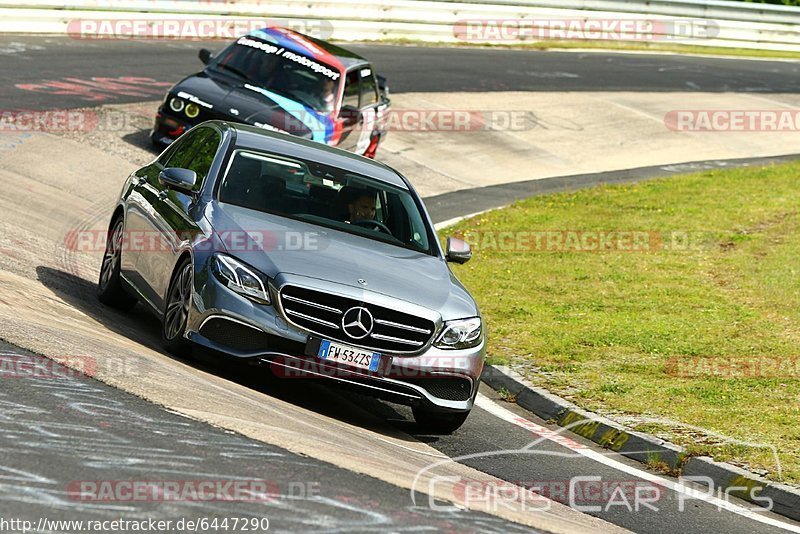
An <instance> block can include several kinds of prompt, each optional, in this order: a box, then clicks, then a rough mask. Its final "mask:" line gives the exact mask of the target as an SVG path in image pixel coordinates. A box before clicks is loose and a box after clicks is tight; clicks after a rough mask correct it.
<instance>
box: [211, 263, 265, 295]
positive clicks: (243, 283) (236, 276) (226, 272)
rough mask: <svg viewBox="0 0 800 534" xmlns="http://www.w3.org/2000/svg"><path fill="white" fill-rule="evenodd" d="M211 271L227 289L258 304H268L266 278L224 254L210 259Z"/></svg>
mask: <svg viewBox="0 0 800 534" xmlns="http://www.w3.org/2000/svg"><path fill="white" fill-rule="evenodd" d="M211 271H212V272H213V273H214V276H216V277H217V279H218V280H219V281H220V282H222V283H223V284H224V285H225V286H226V287H227V288H228V289H230V290H231V291H233V292H234V293H238V294H239V295H242V296H243V297H246V298H248V299H250V300H252V301H254V302H257V303H259V304H270V303H271V301H270V298H269V293H268V292H267V289H266V286H265V284H264V280H266V279H267V277H266V276H264V275H263V274H261V273H259V272H258V271H256V270H255V269H253V268H252V267H249V266H247V265H245V264H243V263H242V262H240V261H238V260H235V259H233V258H232V257H230V256H226V255H225V254H215V255H214V256H213V257H212V258H211Z"/></svg>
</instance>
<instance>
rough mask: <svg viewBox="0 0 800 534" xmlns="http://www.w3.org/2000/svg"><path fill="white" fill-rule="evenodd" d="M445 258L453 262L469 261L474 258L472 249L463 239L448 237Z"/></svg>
mask: <svg viewBox="0 0 800 534" xmlns="http://www.w3.org/2000/svg"><path fill="white" fill-rule="evenodd" d="M444 258H445V259H446V260H447V261H451V262H453V263H467V262H468V261H469V260H470V258H472V250H470V248H469V245H468V244H467V242H466V241H464V240H463V239H459V238H457V237H448V238H447V251H446V253H445V256H444Z"/></svg>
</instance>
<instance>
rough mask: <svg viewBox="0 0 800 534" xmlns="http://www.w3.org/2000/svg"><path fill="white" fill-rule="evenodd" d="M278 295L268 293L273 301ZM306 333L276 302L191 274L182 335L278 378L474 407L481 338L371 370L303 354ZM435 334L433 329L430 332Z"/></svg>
mask: <svg viewBox="0 0 800 534" xmlns="http://www.w3.org/2000/svg"><path fill="white" fill-rule="evenodd" d="M197 267H199V266H197ZM195 272H199V271H198V270H196V271H195ZM206 272H207V271H206ZM199 281H200V283H198V282H199ZM276 298H277V295H276V294H274V293H273V302H274V300H275V299H276ZM311 335H312V334H311V333H310V332H308V331H305V330H303V329H301V328H298V327H296V326H294V325H291V324H289V323H288V322H287V321H286V320H285V319H284V317H283V316H282V313H281V312H280V311H279V310H278V309H277V307H276V306H274V305H261V304H256V303H254V302H252V301H250V300H248V299H246V298H244V297H241V296H239V295H238V294H236V293H234V292H232V291H231V290H229V289H228V288H226V287H225V286H223V285H222V284H221V283H220V282H219V281H218V280H217V279H216V277H215V276H214V275H212V274H210V273H208V275H207V276H203V275H201V276H196V277H195V295H194V298H193V300H192V305H191V307H190V313H189V323H188V328H187V334H186V337H187V338H188V339H189V340H190V341H192V342H193V343H196V344H197V345H200V346H202V347H205V348H206V349H211V350H212V351H214V352H218V353H221V354H223V355H227V356H232V357H236V358H247V359H257V360H260V361H262V362H263V363H265V364H267V365H269V366H270V367H271V370H272V372H273V373H274V374H276V375H277V376H280V377H282V378H287V379H305V380H329V381H331V382H333V383H336V384H338V385H341V386H345V387H349V388H355V389H357V390H359V391H360V392H362V393H365V394H368V395H372V396H375V397H380V398H384V399H386V400H389V401H392V402H397V403H401V404H407V405H410V406H415V407H422V408H425V409H428V410H434V411H440V412H464V411H468V410H470V409H471V408H472V405H473V402H474V399H475V396H476V395H477V392H478V386H479V382H480V375H481V371H482V370H483V362H484V358H485V353H486V347H485V340H484V341H482V342H481V344H480V345H478V346H476V347H473V348H470V349H464V350H444V349H438V348H436V347H433V346H430V345H428V346H426V347H423V349H422V350H420V351H419V352H417V353H414V354H411V355H398V354H388V353H386V356H389V357H391V363H390V365H388V366H386V367H385V368H383V369H381V370H380V371H379V372H374V373H373V372H370V371H365V370H361V369H357V368H352V367H348V366H344V365H338V364H335V363H330V362H327V361H324V360H320V359H318V358H316V357H315V356H313V355H309V354H307V350H306V346H307V343H308V340H309V337H310V336H311ZM436 335H438V332H436V333H435V334H434V336H433V337H434V338H435V336H436Z"/></svg>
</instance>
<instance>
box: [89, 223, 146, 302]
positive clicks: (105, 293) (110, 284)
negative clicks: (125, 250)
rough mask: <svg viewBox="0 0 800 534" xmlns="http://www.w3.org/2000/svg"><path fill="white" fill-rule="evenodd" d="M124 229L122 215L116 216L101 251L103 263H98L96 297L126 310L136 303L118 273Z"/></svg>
mask: <svg viewBox="0 0 800 534" xmlns="http://www.w3.org/2000/svg"><path fill="white" fill-rule="evenodd" d="M124 230H125V224H124V221H123V219H122V217H117V218H116V219H115V220H114V222H113V223H112V225H111V229H110V230H109V231H108V236H107V237H106V249H105V252H103V263H102V264H100V277H99V279H98V280H97V298H98V300H100V302H102V303H103V304H105V305H107V306H111V307H112V308H117V309H118V310H122V311H128V310H130V309H131V308H133V307H134V306H135V305H136V299H135V298H134V297H133V296H131V295H130V294H128V293H127V292H126V291H125V288H124V287H123V286H122V284H123V282H122V278H121V277H120V274H119V273H120V265H121V263H122V261H121V260H122V237H123V232H124Z"/></svg>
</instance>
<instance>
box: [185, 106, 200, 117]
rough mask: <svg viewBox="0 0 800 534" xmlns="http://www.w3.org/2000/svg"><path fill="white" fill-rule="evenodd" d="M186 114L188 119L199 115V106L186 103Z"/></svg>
mask: <svg viewBox="0 0 800 534" xmlns="http://www.w3.org/2000/svg"><path fill="white" fill-rule="evenodd" d="M185 113H186V116H187V117H189V118H190V119H193V118H195V117H197V116H198V115H200V106H198V105H197V104H187V105H186V112H185Z"/></svg>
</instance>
